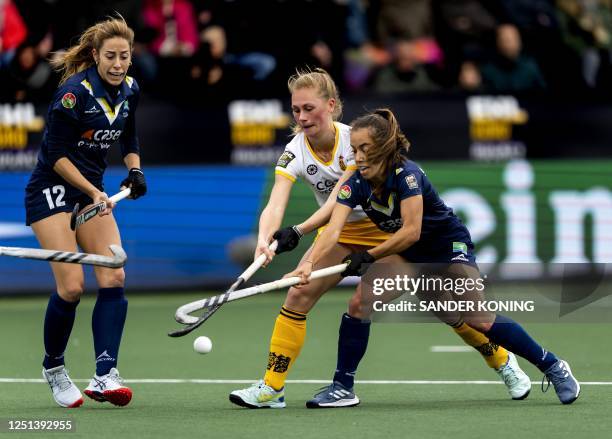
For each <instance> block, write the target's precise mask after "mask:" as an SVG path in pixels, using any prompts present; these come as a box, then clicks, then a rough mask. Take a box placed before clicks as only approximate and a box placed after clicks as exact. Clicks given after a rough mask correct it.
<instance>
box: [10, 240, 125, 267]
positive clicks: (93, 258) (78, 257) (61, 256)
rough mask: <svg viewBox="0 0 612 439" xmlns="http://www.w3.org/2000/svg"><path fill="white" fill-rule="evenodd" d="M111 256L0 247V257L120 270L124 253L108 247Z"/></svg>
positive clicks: (118, 248)
mask: <svg viewBox="0 0 612 439" xmlns="http://www.w3.org/2000/svg"><path fill="white" fill-rule="evenodd" d="M109 247H110V250H111V252H112V253H113V256H112V257H111V256H104V255H96V254H92V253H74V252H63V251H59V250H45V249H41V248H22V247H0V256H12V257H14V258H23V259H36V260H40V261H50V262H67V263H70V264H83V265H97V266H100V267H108V268H121V267H123V266H124V265H125V262H126V261H127V255H126V254H125V251H124V250H123V249H122V248H121V247H120V246H118V245H114V244H113V245H110V246H109Z"/></svg>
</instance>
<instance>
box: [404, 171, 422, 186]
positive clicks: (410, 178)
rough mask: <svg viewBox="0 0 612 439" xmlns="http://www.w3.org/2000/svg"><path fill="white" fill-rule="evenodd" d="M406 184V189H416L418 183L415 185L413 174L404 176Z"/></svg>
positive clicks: (415, 180)
mask: <svg viewBox="0 0 612 439" xmlns="http://www.w3.org/2000/svg"><path fill="white" fill-rule="evenodd" d="M406 184H407V185H408V189H418V188H419V183H417V179H416V177H415V176H414V174H410V175H407V176H406Z"/></svg>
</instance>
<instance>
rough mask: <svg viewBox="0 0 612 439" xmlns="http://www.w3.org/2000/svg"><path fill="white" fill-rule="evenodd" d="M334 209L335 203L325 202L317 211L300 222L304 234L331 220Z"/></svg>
mask: <svg viewBox="0 0 612 439" xmlns="http://www.w3.org/2000/svg"><path fill="white" fill-rule="evenodd" d="M333 210H334V205H333V203H325V204H324V205H323V206H321V207H320V208H319V209H317V211H316V212H315V213H313V214H312V215H310V217H309V218H308V219H307V220H306V221H304V222H303V223H301V224H298V227H299V229H300V230H301V231H302V233H303V234H304V235H306V234H307V233H310V232H312V231H313V230H316V229H318V228H319V227H321V226H324V225H325V224H327V223H328V222H329V218H330V217H331V214H332V211H333Z"/></svg>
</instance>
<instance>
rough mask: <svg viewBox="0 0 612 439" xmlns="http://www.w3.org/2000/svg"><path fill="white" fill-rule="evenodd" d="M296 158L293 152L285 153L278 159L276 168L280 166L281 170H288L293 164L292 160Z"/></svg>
mask: <svg viewBox="0 0 612 439" xmlns="http://www.w3.org/2000/svg"><path fill="white" fill-rule="evenodd" d="M294 158H295V154H293V153H292V152H291V151H285V152H283V153H282V154H281V156H280V157H279V158H278V162H277V163H276V166H279V167H281V168H286V167H287V166H289V163H291V160H293V159H294Z"/></svg>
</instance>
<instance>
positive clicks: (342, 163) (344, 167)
mask: <svg viewBox="0 0 612 439" xmlns="http://www.w3.org/2000/svg"><path fill="white" fill-rule="evenodd" d="M338 161H339V162H340V169H342V170H343V171H346V163H344V157H342V156H340V158H339V159H338Z"/></svg>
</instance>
